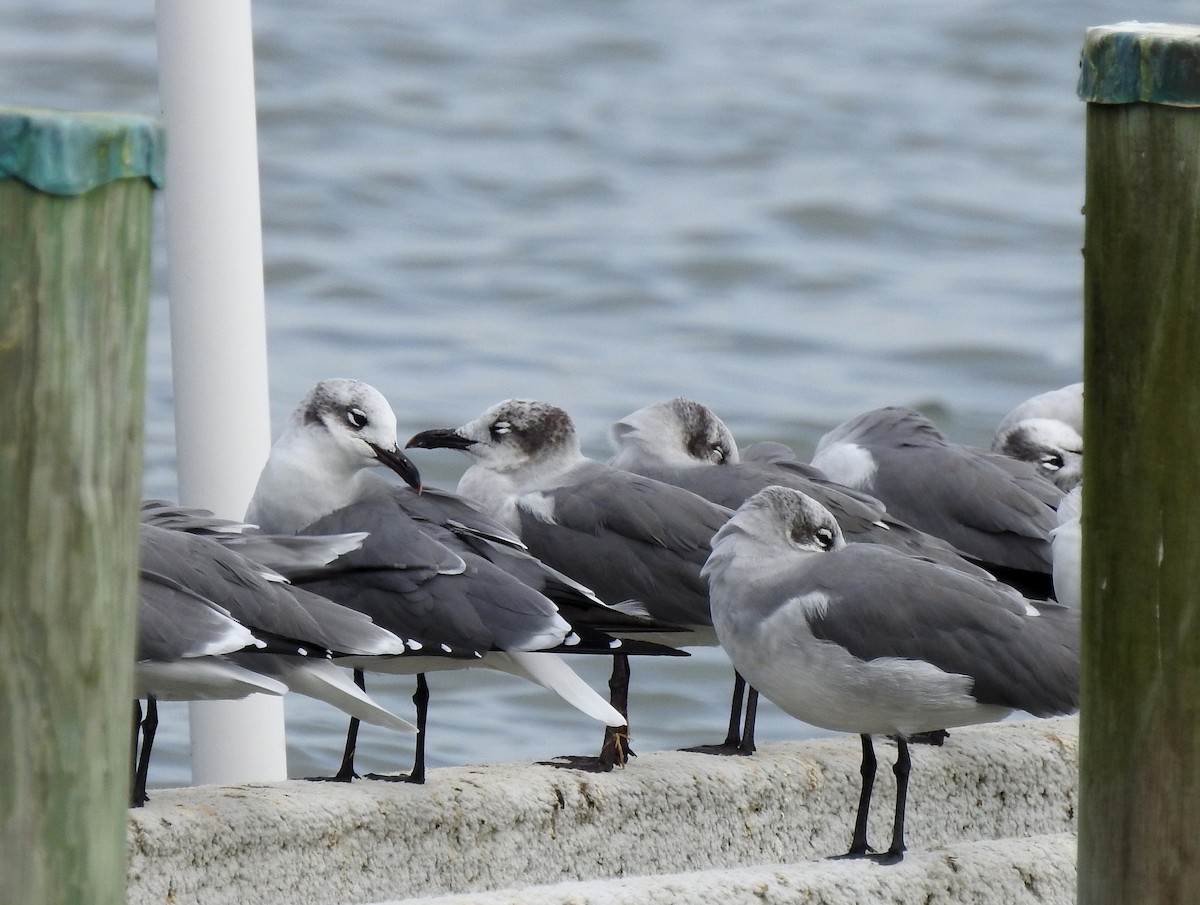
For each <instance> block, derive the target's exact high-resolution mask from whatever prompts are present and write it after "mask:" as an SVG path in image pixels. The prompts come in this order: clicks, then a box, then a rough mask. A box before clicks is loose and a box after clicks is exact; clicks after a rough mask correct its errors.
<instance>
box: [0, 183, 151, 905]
mask: <svg viewBox="0 0 1200 905" xmlns="http://www.w3.org/2000/svg"><path fill="white" fill-rule="evenodd" d="M151 194H152V188H151V186H150V184H149V182H147V181H146V180H144V179H125V180H120V181H117V182H113V183H109V184H107V185H104V186H102V187H100V188H97V189H94V190H92V191H90V192H88V193H86V194H84V195H80V196H77V197H60V196H52V195H47V194H43V193H41V192H38V191H36V190H34V189H31V188H29V187H28V186H26V185H25V184H23V183H20V182H16V181H12V180H9V181H4V182H0V901H3V902H21V903H38V905H42V903H60V902H61V903H67V902H80V903H83V902H88V903H105V905H106V903H117V902H122V901H123V900H124V877H125V822H126V807H127V804H128V769H129V768H128V763H129V751H130V711H131V701H132V697H133V690H132V668H133V636H134V600H135V594H136V584H135V582H136V559H137V552H136V551H137V538H138V514H137V513H138V502H139V497H140V489H141V480H142V408H143V396H144V383H145V331H146V310H147V295H148V283H149V236H150V198H151Z"/></svg>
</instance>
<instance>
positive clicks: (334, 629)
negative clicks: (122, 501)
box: [141, 524, 406, 655]
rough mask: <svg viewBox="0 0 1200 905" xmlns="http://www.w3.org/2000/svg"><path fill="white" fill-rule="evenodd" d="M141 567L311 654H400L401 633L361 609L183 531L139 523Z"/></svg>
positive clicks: (255, 627) (401, 644)
mask: <svg viewBox="0 0 1200 905" xmlns="http://www.w3.org/2000/svg"><path fill="white" fill-rule="evenodd" d="M141 561H142V568H143V569H144V570H146V571H148V572H152V573H156V574H159V575H168V576H169V577H170V578H172V579H173V580H174V581H176V582H178V583H179V584H180V585H182V586H183V587H185V588H188V589H189V590H191V591H193V592H194V593H196V594H198V595H200V596H201V597H204V598H206V599H208V600H212V601H215V602H218V603H220V604H221V606H223V607H224V608H225V609H227V610H228V611H229V612H230V613H231V614H232V615H233V616H234V618H236V619H237V620H238V621H239V622H241V623H242V624H243V625H246V626H248V627H250V628H251V629H252V630H258V631H261V632H265V633H269V634H271V635H273V636H275V637H277V638H281V639H287V640H289V641H292V642H295V643H296V644H297V645H298V646H300V647H311V648H313V650H312V651H311V652H312V653H313V654H317V653H325V652H328V653H339V654H360V655H383V654H390V655H400V654H403V653H405V651H406V647H405V645H404V642H403V640H402V639H401V638H398V637H396V636H395V635H394V634H393V633H392V632H390V631H388V630H386V629H384V628H381V627H380V626H379V625H376V624H375V623H373V622H372V620H371V619H370V618H368V617H366V616H364V615H363V614H361V613H357V612H355V611H354V610H351V609H347V608H346V607H344V606H340V605H338V604H337V603H334V602H333V601H331V600H327V599H325V598H323V597H320V596H318V595H316V594H313V593H310V592H308V591H305V590H303V589H301V588H297V587H294V586H292V585H290V584H288V583H287V582H286V581H285V580H283V578H282V576H279V575H278V574H276V573H274V572H273V570H270V569H267V568H266V567H265V566H262V565H261V564H259V563H255V562H253V561H252V560H249V559H247V558H246V557H244V556H242V555H241V554H239V553H237V552H236V551H234V550H230V549H228V548H226V547H225V546H223V545H222V544H221V543H219V542H217V541H215V540H213V539H211V538H208V537H205V536H202V535H197V534H191V533H189V532H186V531H173V530H170V529H166V528H159V527H157V526H155V525H150V524H143V525H142V545H141Z"/></svg>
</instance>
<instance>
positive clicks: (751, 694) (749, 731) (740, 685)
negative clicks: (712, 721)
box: [683, 670, 758, 755]
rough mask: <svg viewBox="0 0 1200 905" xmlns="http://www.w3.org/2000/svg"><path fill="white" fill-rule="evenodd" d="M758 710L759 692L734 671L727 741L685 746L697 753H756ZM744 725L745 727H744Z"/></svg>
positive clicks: (726, 734)
mask: <svg viewBox="0 0 1200 905" xmlns="http://www.w3.org/2000/svg"><path fill="white" fill-rule="evenodd" d="M743 700H744V701H745V705H746V709H745V717H746V720H745V723H744V724H743V722H742V702H743ZM757 712H758V692H757V691H755V690H754V689H753V688H751V687H750V686H749V685H748V684H746V680H745V679H744V678H742V674H741V673H739V672H737V671H736V670H735V671H734V673H733V699H732V701H731V702H730V705H729V731H728V732H726V733H725V741H723V742H721V744H719V745H697V746H696V747H694V748H684V749H683V750H685V751H694V752H695V753H696V754H724V755H729V754H739V755H746V754H753V753H754V719H755V716H756V715H757ZM743 727H744V728H743Z"/></svg>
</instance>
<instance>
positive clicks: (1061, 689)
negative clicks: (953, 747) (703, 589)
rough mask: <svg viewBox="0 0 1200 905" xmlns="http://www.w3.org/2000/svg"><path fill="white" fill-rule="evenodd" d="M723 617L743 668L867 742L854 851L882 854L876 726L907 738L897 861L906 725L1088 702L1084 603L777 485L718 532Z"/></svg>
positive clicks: (716, 585) (717, 617)
mask: <svg viewBox="0 0 1200 905" xmlns="http://www.w3.org/2000/svg"><path fill="white" fill-rule="evenodd" d="M704 572H705V576H706V577H707V579H708V581H709V584H710V586H711V589H712V594H711V596H712V612H713V624H714V627H715V628H716V631H717V636H718V638H720V641H721V644H722V645H723V646H724V647H725V649H726V650H727V651H728V653H729V657H730V659H731V660H732V661H733V664H734V667H735V668H737V669H738V671H739V672H741V673H742V674H743V675H744V676H745V677H746V679H747V681H749V682H750V683H751V684H752V685H753V686H754V687H755V688H757V689H758V690H759V691H760V692H761V693H762V694H763V695H765V696H766V697H767V698H768V699H770V700H772V701H774V702H775V703H776V704H777V705H779V706H780V707H781V708H782V709H783V710H784V711H786V712H787V713H790V714H791V715H792V716H795V717H797V718H798V719H801V720H804V721H805V722H808V723H812V724H813V725H817V726H824V727H826V728H829V729H835V730H842V731H846V732H856V733H858V734H859V735H860V736H861V738H862V748H863V766H862V777H863V786H862V792H861V795H860V797H859V806H858V814H857V818H856V820H855V824H854V833H853V837H852V841H851V844H850V850H849V852H848V855H849V856H852V857H867V856H870V852H871V849H870V846H869V845H868V841H867V817H868V813H869V809H870V802H871V791H872V787H873V785H874V780H875V770H876V760H875V754H874V748H873V744H872V741H871V736H872V735H875V734H886V735H890V736H892V737H894V738H895V739H896V743H897V749H898V754H897V761H896V766H895V768H894V772H895V774H896V780H897V792H896V807H895V816H894V820H893V824H892V825H893V832H892V842H891V845H890V846H889V847H888V849H887V851H886V852H884V853H882V854H880V855H878V856H875V857H878V858H879V860H881V861H883V862H884V863H894V862H896V861H899V860H900V859H901V858H902V857H903V855H904V851H905V843H904V816H905V803H906V796H907V788H908V775H909V769H910V758H909V751H908V743H907V738H908V736H910V735H912V734H914V733H917V732H922V731H928V730H931V729H937V728H942V727H947V726H961V725H965V724H970V723H979V722H985V721H989V720H997V719H1000V718H1002V717H1003V716H1004V715H1006V714H1007V713H1009V712H1011V711H1012V710H1014V709H1022V710H1027V711H1029V712H1031V713H1034V714H1039V715H1049V714H1054V713H1064V712H1069V711H1071V710H1073V709H1075V708H1076V707H1077V706H1078V699H1079V623H1078V613H1077V612H1074V611H1071V610H1069V609H1068V608H1067V607H1062V606H1059V605H1057V604H1053V603H1043V604H1040V605H1038V606H1035V605H1033V604H1032V603H1031V602H1029V601H1026V600H1024V599H1022V598H1021V597H1020V595H1018V594H1017V593H1016V592H1014V591H1012V590H1011V589H1008V588H1005V586H1003V585H1000V584H998V583H996V582H988V581H981V580H979V579H976V578H973V577H971V576H969V575H966V574H963V573H961V572H958V571H956V570H954V569H949V568H947V567H945V566H942V565H940V564H938V563H931V562H929V561H928V560H924V559H920V558H917V557H911V556H907V555H905V554H903V553H900V552H898V551H896V550H891V549H889V548H886V547H880V546H870V545H866V544H849V545H847V544H846V543H845V540H844V539H843V537H842V535H841V531H840V529H839V528H838V524H837V520H836V519H835V518H834V517H833V515H832V514H831V513H830V512H829V510H827V509H825V508H824V507H823V506H821V505H820V504H819V503H818V502H816V501H815V500H813V499H812V498H811V497H808V496H806V495H805V494H803V493H801V492H799V491H796V490H793V489H791V488H788V487H779V486H773V487H768V488H765V489H764V490H761V491H759V492H758V493H757V494H755V495H754V496H752V497H751V498H750V499H748V500H747V501H746V502H745V503H744V504H742V506H741V507H740V508H739V509H738V511H737V512H736V513H735V514H734V516H733V517H732V518H731V519H730V520H729V522H728V523H727V524H726V525H725V526H724V527H723V528H722V529H721V530H720V531H719V532H717V536H716V537H715V538H714V539H713V552H712V555H711V556H710V557H709V560H708V563H707V564H706V565H705V567H704Z"/></svg>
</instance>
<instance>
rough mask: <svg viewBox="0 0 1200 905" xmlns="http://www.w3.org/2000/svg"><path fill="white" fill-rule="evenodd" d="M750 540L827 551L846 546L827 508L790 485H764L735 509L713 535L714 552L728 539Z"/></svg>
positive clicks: (791, 550)
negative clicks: (730, 516)
mask: <svg viewBox="0 0 1200 905" xmlns="http://www.w3.org/2000/svg"><path fill="white" fill-rule="evenodd" d="M746 538H748V539H750V540H751V541H752V542H754V543H755V545H756V546H758V547H759V548H760V549H762V550H764V551H767V550H772V551H778V552H785V553H788V554H795V553H830V552H832V551H835V550H840V549H841V548H842V547H844V546H846V541H845V538H843V537H842V529H841V528H840V527H839V525H838V523H837V519H836V518H834V517H833V513H831V512H830V511H829V510H828V509H826V508H825V507H824V506H822V505H821V504H820V503H818V502H817V501H816V500H814V499H813V498H812V497H810V496H808V494H805V493H802V492H800V491H799V490H793V489H792V488H790V487H780V486H778V485H772V486H770V487H764V488H763V489H762V490H760V491H759V492H758V493H756V494H754V496H752V497H750V498H749V499H748V500H746V502H744V503H742V505H741V506H740V507H739V508H738V510H737V512H735V513H734V514H733V517H732V518H731V519H730V520H729V521H728V522H726V523H725V524H724V525H723V526H722V527H721V529H720V530H719V531H717V533H716V535H714V536H713V543H712V546H713V553H714V554H716V553H717V550H718V548H720V547H723V546H724V545H725V544H726V543H727V542H736V541H739V540H740V539H746Z"/></svg>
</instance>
